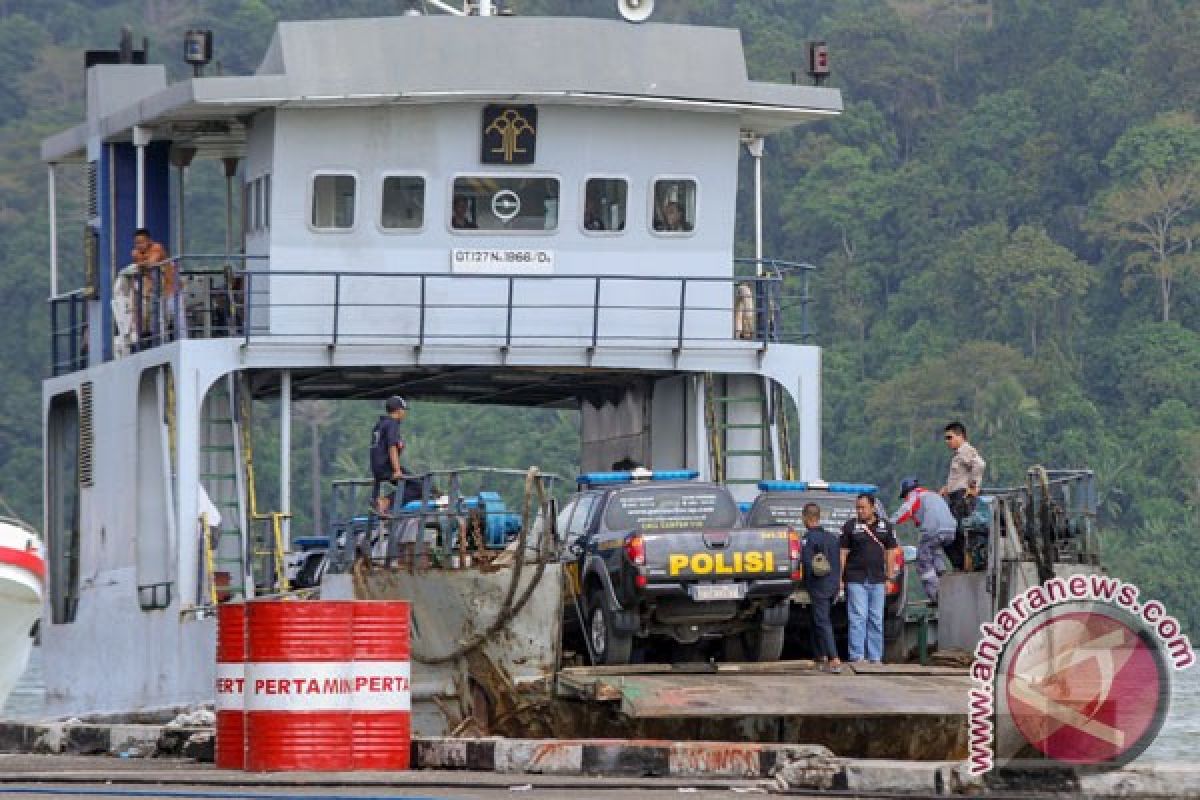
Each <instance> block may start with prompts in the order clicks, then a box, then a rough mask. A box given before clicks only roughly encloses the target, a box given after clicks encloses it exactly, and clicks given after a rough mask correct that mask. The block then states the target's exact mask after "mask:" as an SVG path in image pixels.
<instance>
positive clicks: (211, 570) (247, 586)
mask: <svg viewBox="0 0 1200 800" xmlns="http://www.w3.org/2000/svg"><path fill="white" fill-rule="evenodd" d="M236 388H237V387H236V379H235V377H234V376H233V375H227V376H225V377H224V378H221V379H220V380H219V381H218V382H217V383H216V384H215V385H214V386H213V388H212V389H210V390H209V392H208V395H207V396H206V397H205V398H204V407H203V409H202V411H201V417H200V464H201V466H200V484H201V485H202V486H203V487H204V490H205V492H207V493H208V498H209V502H210V503H211V504H212V505H213V507H214V508H215V509H216V511H217V514H218V517H219V519H217V520H213V519H209V517H208V515H207V514H201V530H202V532H203V533H204V537H205V542H204V545H205V559H204V564H205V571H206V573H207V575H206V577H207V582H208V595H209V602H211V603H213V604H215V603H217V602H221V601H225V600H245V599H248V598H250V597H253V596H254V589H253V586H254V582H253V580H252V579H251V576H250V575H249V574H248V573H249V569H248V567H249V563H248V561H247V558H246V549H247V548H246V522H247V520H246V507H245V503H244V501H243V498H244V497H245V486H246V485H245V475H244V473H243V471H242V469H241V464H242V452H241V430H240V429H241V427H242V426H241V425H240V424H239V422H238V406H237V402H236V394H237V392H236Z"/></svg>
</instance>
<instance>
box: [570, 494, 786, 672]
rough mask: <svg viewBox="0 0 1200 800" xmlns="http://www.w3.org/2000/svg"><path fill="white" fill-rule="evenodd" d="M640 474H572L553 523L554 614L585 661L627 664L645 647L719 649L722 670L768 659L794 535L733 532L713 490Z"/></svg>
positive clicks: (732, 521)
mask: <svg viewBox="0 0 1200 800" xmlns="http://www.w3.org/2000/svg"><path fill="white" fill-rule="evenodd" d="M649 474H650V473H645V472H642V474H639V473H633V475H635V476H637V477H636V478H632V477H631V478H628V479H626V476H627V475H628V474H627V473H600V474H599V476H600V477H599V479H596V476H583V478H581V480H580V485H581V491H580V492H579V493H577V494H576V495H574V496H573V497H572V498H571V499H570V500H569V501H568V502H567V504H566V505H565V506H564V507H563V509H562V512H561V513H560V515H559V519H558V522H559V526H558V529H559V530H560V531H561V532H563V534H564V535H565V545H566V555H565V559H566V560H567V561H568V563H569V564H570V567H569V568H568V574H569V575H570V582H571V585H570V589H571V591H569V592H568V595H569V599H568V601H567V603H568V608H567V609H565V613H566V617H567V621H568V622H576V623H577V624H578V625H579V626H580V627H581V628H582V631H581V632H582V633H583V635H584V636H585V637H586V640H587V641H586V644H587V647H588V650H589V652H590V654H591V657H592V660H593V662H594V663H597V664H625V663H629V662H630V660H631V659H632V658H633V655H634V646H635V643H638V642H639V640H640V642H641V643H642V644H648V643H649V642H648V640H650V639H653V638H658V639H663V638H665V639H669V640H673V641H674V642H676V643H679V644H682V645H694V644H697V643H699V642H701V641H702V640H718V639H719V640H720V641H721V644H722V647H723V651H724V658H725V659H726V660H737V661H744V660H751V661H773V660H777V659H778V658H779V656H780V654H781V652H782V650H783V642H784V629H785V627H786V625H787V621H788V609H789V607H790V603H789V598H790V596H791V594H792V591H793V589H794V588H795V581H796V580H797V579H798V578H799V569H800V566H799V559H800V537H799V536H798V535H797V533H796V532H795V531H794V530H789V529H783V530H781V529H779V528H746V527H743V526H742V524H741V520H740V514H739V512H738V507H737V504H736V503H735V502H734V499H733V497H732V495H731V494H730V493H729V490H728V489H726V488H725V487H723V486H719V485H717V484H712V483H705V482H699V481H691V480H666V481H664V480H654V479H647V478H646V477H645V476H646V475H649ZM589 478H592V479H590V480H589ZM572 618H574V619H572Z"/></svg>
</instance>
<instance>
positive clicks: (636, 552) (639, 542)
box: [625, 533, 646, 567]
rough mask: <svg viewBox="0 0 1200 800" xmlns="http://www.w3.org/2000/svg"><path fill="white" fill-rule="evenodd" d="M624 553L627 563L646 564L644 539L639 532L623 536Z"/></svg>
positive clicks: (642, 565)
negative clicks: (627, 559)
mask: <svg viewBox="0 0 1200 800" xmlns="http://www.w3.org/2000/svg"><path fill="white" fill-rule="evenodd" d="M625 555H626V556H627V557H628V558H629V563H630V564H634V565H635V566H639V567H644V566H646V540H645V539H644V538H642V536H641V535H640V534H637V533H635V534H632V535H630V536H626V537H625Z"/></svg>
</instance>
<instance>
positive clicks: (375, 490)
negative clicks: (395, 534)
mask: <svg viewBox="0 0 1200 800" xmlns="http://www.w3.org/2000/svg"><path fill="white" fill-rule="evenodd" d="M383 409H384V411H386V412H387V413H386V414H385V415H383V416H381V417H380V418H379V421H378V422H376V423H375V428H374V429H373V430H372V431H371V475H372V477H374V479H375V483H374V485H373V486H372V487H371V504H372V506H374V508H375V510H376V511H377V512H378V513H379V514H380V515H386V514H387V513H388V509H389V507H390V505H391V498H390V497H388V496H387V495H383V494H382V493H381V491H380V490H381V489H382V487H383V484H385V483H390V484H392V486H396V485H397V484H399V483H400V480H401V479H402V478H403V477H404V468H403V467H401V466H400V454H401V453H403V452H404V437H403V436H401V435H400V423H401V422H403V421H404V418H405V417H406V416H408V403H406V402H405V401H404V398H403V397H400V396H399V395H392V396H391V397H389V398H388V399H387V400H386V401H385V402H384V404H383Z"/></svg>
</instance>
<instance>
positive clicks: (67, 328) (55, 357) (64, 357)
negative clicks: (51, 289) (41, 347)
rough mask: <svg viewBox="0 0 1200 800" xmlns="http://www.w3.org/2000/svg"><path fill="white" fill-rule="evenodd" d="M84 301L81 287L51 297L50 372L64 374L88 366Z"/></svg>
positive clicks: (85, 299)
mask: <svg viewBox="0 0 1200 800" xmlns="http://www.w3.org/2000/svg"><path fill="white" fill-rule="evenodd" d="M87 304H88V293H87V291H86V290H84V289H77V290H75V291H73V292H68V293H67V294H60V295H58V296H57V297H51V298H50V374H51V375H66V374H67V373H70V372H75V371H77V370H81V369H84V368H85V367H87V364H88V317H87Z"/></svg>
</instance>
